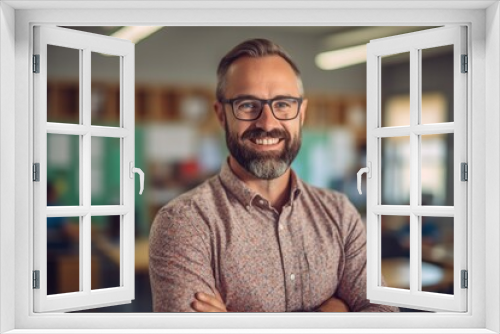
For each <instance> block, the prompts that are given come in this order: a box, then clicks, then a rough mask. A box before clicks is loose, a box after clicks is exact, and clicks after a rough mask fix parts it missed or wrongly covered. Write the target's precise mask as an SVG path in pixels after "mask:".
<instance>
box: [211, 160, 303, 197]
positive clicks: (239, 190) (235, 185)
mask: <svg viewBox="0 0 500 334" xmlns="http://www.w3.org/2000/svg"><path fill="white" fill-rule="evenodd" d="M290 172H291V181H292V186H291V188H290V192H291V196H290V198H291V201H292V202H293V200H295V199H296V198H297V196H299V194H300V193H301V192H302V188H303V185H302V181H301V180H300V179H299V178H298V177H297V174H296V173H295V172H294V171H293V169H291V170H290ZM219 177H220V180H221V182H222V184H223V186H224V187H225V188H226V189H227V190H229V192H231V193H232V194H233V195H234V196H235V197H236V199H237V200H238V201H240V202H241V203H242V204H243V205H244V206H251V205H252V203H253V201H254V200H255V199H256V198H257V197H258V198H263V197H262V196H261V195H260V194H259V193H257V192H256V191H254V190H252V189H250V188H249V187H248V186H247V185H246V184H245V183H244V182H243V181H241V180H240V179H239V178H238V177H237V176H236V174H234V172H233V171H232V170H231V167H230V166H229V159H226V161H224V163H223V164H222V167H221V171H220V173H219Z"/></svg>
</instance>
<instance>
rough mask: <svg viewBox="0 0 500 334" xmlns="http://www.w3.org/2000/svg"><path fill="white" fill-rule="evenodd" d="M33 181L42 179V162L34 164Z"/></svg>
mask: <svg viewBox="0 0 500 334" xmlns="http://www.w3.org/2000/svg"><path fill="white" fill-rule="evenodd" d="M33 181H35V182H39V181H40V163H38V162H37V163H34V164H33Z"/></svg>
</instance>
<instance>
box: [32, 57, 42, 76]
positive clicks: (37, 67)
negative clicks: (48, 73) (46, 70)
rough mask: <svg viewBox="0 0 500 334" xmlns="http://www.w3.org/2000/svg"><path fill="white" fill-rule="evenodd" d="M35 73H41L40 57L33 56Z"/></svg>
mask: <svg viewBox="0 0 500 334" xmlns="http://www.w3.org/2000/svg"><path fill="white" fill-rule="evenodd" d="M33 73H40V55H33Z"/></svg>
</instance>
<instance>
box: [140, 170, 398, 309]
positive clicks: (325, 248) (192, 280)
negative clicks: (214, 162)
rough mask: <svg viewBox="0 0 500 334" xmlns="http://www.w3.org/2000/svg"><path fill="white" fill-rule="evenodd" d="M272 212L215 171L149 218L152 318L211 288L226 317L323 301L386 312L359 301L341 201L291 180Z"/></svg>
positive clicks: (357, 258)
mask: <svg viewBox="0 0 500 334" xmlns="http://www.w3.org/2000/svg"><path fill="white" fill-rule="evenodd" d="M291 182H292V183H291V189H290V200H289V202H288V203H287V204H285V206H283V208H282V211H281V213H280V212H278V211H277V210H276V209H274V208H273V207H272V206H271V205H270V203H269V202H268V201H267V200H266V199H264V198H263V197H261V196H260V195H259V194H258V193H256V192H255V191H253V190H251V189H249V188H248V187H247V186H246V185H245V184H244V183H243V182H242V181H241V180H240V179H238V177H236V175H234V173H233V172H232V171H231V169H230V167H229V165H228V164H227V163H225V164H224V165H223V167H222V169H221V172H220V174H219V175H217V176H214V177H212V178H211V179H209V180H207V181H205V182H204V183H203V184H201V185H200V186H198V187H197V188H195V189H193V190H191V191H189V192H187V193H185V194H183V195H181V196H180V197H178V198H176V199H174V200H172V201H171V202H170V203H168V204H167V205H166V206H164V207H163V208H162V209H161V210H160V211H159V212H158V214H157V216H156V218H155V221H154V223H153V225H152V228H151V235H150V276H151V285H152V292H153V308H154V311H156V312H189V311H191V312H192V311H193V309H192V307H191V303H192V302H193V300H194V295H195V293H196V292H206V293H211V294H214V290H215V289H217V290H218V291H219V292H220V294H221V296H222V299H223V300H224V303H225V305H226V307H227V309H228V311H235V312H285V311H313V310H315V309H316V308H318V307H319V306H320V305H321V304H322V303H323V302H324V301H325V300H327V299H329V298H330V297H332V296H335V297H337V298H340V299H342V300H343V301H344V302H346V303H347V305H348V306H349V309H350V310H351V311H358V312H359V311H361V312H369V311H372V312H392V311H397V310H398V309H397V308H395V307H389V306H383V305H376V304H370V302H369V300H367V299H366V247H365V244H366V232H365V228H364V224H363V222H362V220H361V219H360V216H359V214H358V212H357V211H356V209H355V208H354V207H353V206H352V204H351V203H350V202H349V201H348V199H347V198H346V197H345V196H344V195H342V194H340V193H338V192H335V191H331V190H324V189H319V188H315V187H312V186H310V185H307V184H306V183H304V182H303V181H301V180H300V179H298V178H297V176H296V174H295V173H294V172H293V171H292V173H291Z"/></svg>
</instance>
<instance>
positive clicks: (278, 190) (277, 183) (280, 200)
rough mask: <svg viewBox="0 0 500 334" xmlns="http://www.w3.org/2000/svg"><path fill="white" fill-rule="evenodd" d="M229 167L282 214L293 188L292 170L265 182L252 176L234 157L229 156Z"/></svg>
mask: <svg viewBox="0 0 500 334" xmlns="http://www.w3.org/2000/svg"><path fill="white" fill-rule="evenodd" d="M229 167H230V168H231V170H232V171H233V173H234V174H235V175H236V176H237V177H238V178H239V179H240V180H242V181H243V182H244V183H245V184H246V185H247V187H248V188H250V189H252V190H254V191H255V192H257V193H259V194H260V195H261V196H262V197H263V198H265V199H266V200H267V201H268V202H269V203H270V204H271V205H272V206H273V207H274V208H275V209H276V210H278V211H279V212H281V209H282V208H283V206H284V205H285V203H287V202H288V200H289V197H290V187H291V184H292V182H291V178H290V176H291V172H290V168H288V169H287V170H286V172H285V173H284V174H283V175H281V176H280V177H278V178H276V179H272V180H264V179H259V178H257V177H255V176H254V175H252V174H250V173H249V172H248V171H247V170H246V169H245V168H243V167H242V166H241V165H240V164H239V163H238V162H237V161H236V160H235V159H234V158H233V157H232V156H229Z"/></svg>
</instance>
